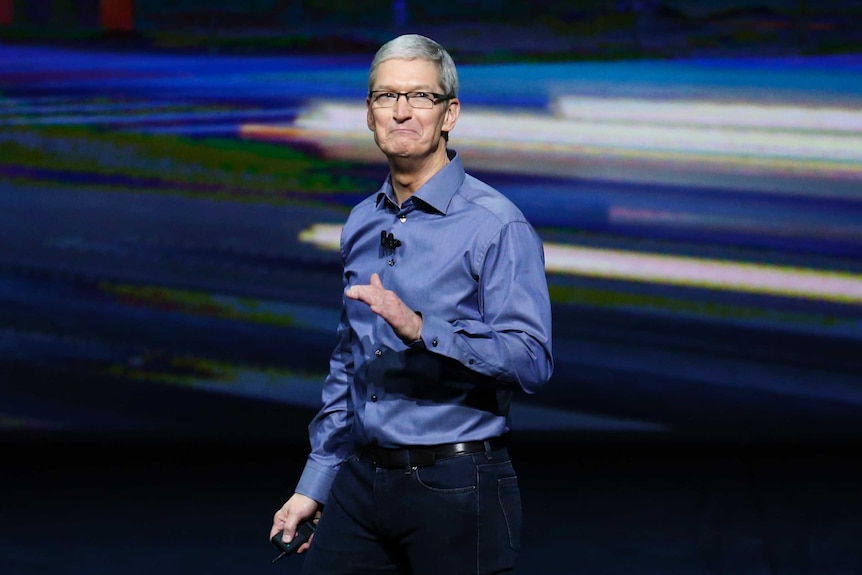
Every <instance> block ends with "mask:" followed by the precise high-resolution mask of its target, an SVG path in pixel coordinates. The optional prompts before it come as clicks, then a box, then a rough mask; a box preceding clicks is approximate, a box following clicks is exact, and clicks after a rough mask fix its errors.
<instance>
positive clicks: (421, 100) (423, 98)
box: [368, 90, 454, 109]
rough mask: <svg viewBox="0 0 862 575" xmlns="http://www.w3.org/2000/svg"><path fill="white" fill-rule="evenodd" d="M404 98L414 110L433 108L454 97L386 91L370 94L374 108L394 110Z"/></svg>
mask: <svg viewBox="0 0 862 575" xmlns="http://www.w3.org/2000/svg"><path fill="white" fill-rule="evenodd" d="M400 96H404V99H405V100H407V103H408V104H410V106H411V107H413V108H425V109H427V108H433V107H434V105H435V104H439V103H440V102H443V101H445V100H451V99H452V98H453V97H454V96H447V95H446V94H435V93H434V92H387V91H386V90H372V91H371V92H368V99H369V100H371V107H372V108H392V107H394V106H395V104H396V103H398V98H399V97H400Z"/></svg>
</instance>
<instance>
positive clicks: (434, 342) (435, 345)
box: [431, 339, 437, 347]
mask: <svg viewBox="0 0 862 575" xmlns="http://www.w3.org/2000/svg"><path fill="white" fill-rule="evenodd" d="M431 345H433V346H434V347H437V340H436V339H432V340H431Z"/></svg>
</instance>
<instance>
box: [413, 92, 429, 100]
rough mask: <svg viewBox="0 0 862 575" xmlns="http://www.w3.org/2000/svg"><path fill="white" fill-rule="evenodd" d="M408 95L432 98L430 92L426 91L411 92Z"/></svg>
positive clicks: (426, 98)
mask: <svg viewBox="0 0 862 575" xmlns="http://www.w3.org/2000/svg"><path fill="white" fill-rule="evenodd" d="M410 97H411V98H423V99H425V100H431V99H432V98H431V94H428V93H427V92H413V93H412V94H410Z"/></svg>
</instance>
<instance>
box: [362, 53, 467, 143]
mask: <svg viewBox="0 0 862 575" xmlns="http://www.w3.org/2000/svg"><path fill="white" fill-rule="evenodd" d="M438 79H439V71H438V69H437V66H436V65H435V64H434V63H433V62H429V61H427V60H397V59H396V60H386V61H385V62H383V63H382V64H380V66H379V67H378V69H377V80H376V82H375V85H374V86H373V89H374V90H375V91H377V90H386V91H391V92H435V93H441V91H442V90H441V87H440V84H439V83H438ZM459 110H460V103H459V102H458V100H457V99H455V98H453V99H452V100H443V101H441V102H439V103H437V104H435V105H434V106H433V107H431V108H427V109H422V108H414V107H412V106H411V105H410V104H409V103H408V102H407V98H405V97H404V96H401V97H399V98H398V100H397V101H396V102H395V106H394V107H391V108H374V107H372V105H371V102H370V101H368V102H367V121H368V129H369V130H371V131H372V132H374V141H375V142H377V145H378V146H379V147H380V149H381V150H382V151H383V153H384V154H386V155H387V156H396V157H403V158H408V157H422V156H427V155H429V154H433V153H434V152H436V151H439V150H440V149H441V148H444V147H445V142H443V139H442V134H441V132H443V131H447V132H448V131H449V130H451V129H452V128H453V127H454V126H455V121H456V120H457V119H458V112H459Z"/></svg>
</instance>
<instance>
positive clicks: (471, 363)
mask: <svg viewBox="0 0 862 575" xmlns="http://www.w3.org/2000/svg"><path fill="white" fill-rule="evenodd" d="M467 363H469V364H470V365H473V364H474V363H476V360H475V359H471V360H470V361H468V362H467Z"/></svg>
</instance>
